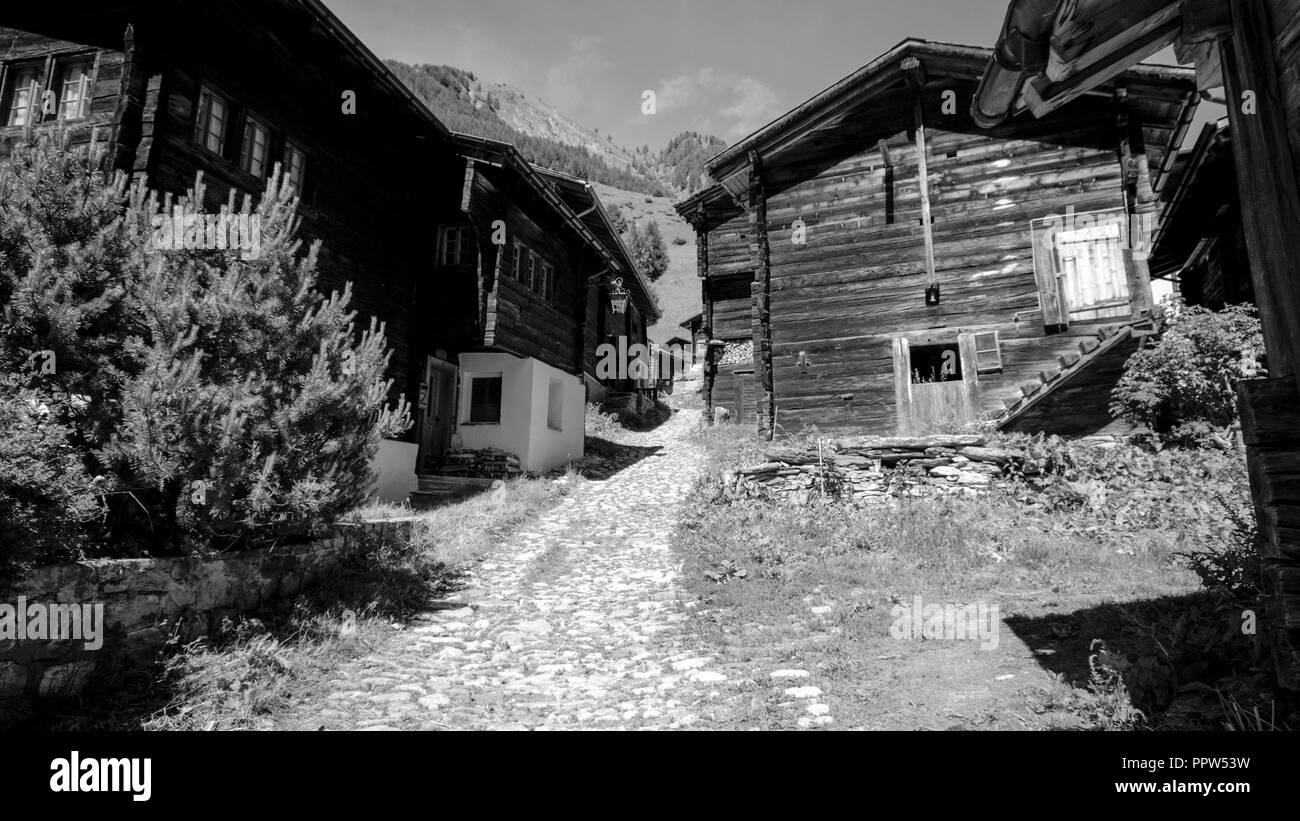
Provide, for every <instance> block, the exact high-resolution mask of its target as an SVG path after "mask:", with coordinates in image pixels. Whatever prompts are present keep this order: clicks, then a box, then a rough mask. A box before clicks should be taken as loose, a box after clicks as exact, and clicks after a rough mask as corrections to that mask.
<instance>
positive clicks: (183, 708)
mask: <svg viewBox="0 0 1300 821" xmlns="http://www.w3.org/2000/svg"><path fill="white" fill-rule="evenodd" d="M568 487H569V485H567V483H557V482H553V481H550V480H546V479H518V480H512V481H509V482H507V483H505V486H504V487H503V488H501V489H499V490H496V491H490V492H487V493H483V494H480V495H478V496H474V497H471V498H469V499H466V500H464V501H460V502H456V503H453V504H448V505H446V506H443V507H439V508H435V509H433V510H428V511H424V512H421V513H418V514H415V515H416V516H417V518H416V521H415V522H414V523H413V525H412V530H411V539H410V541H409V542H403V543H400V544H386V545H377V546H375V547H374V548H373V549H372V550H370V551H369V552H368V553H367V554H366V555H364V556H361V557H358V558H357V559H356V560H355V561H353V562H351V563H350V564H348V565H347V566H345V567H342V568H340V569H339V571H338V572H336V573H334V574H332V576H331V577H330V579H329V580H328V581H327V582H326V583H325V584H323V585H321V586H318V587H316V588H314V589H312V590H311V591H309V592H307V593H304V594H303V595H301V596H299V597H297V598H296V599H294V600H293V601H291V602H286V603H284V604H283V605H282V606H280V607H278V608H276V609H274V610H269V611H266V612H263V613H258V614H256V615H255V616H250V617H247V618H242V619H239V620H234V621H228V622H227V623H226V624H225V625H224V627H223V629H222V630H221V631H220V632H219V634H218V635H216V636H213V637H211V638H207V639H200V640H197V641H195V642H192V643H190V644H188V645H184V646H173V647H171V648H170V650H169V652H168V653H167V655H166V661H165V663H164V664H163V665H162V667H161V669H160V671H158V672H157V673H156V674H155V675H154V676H152V677H149V678H143V679H139V680H136V681H133V682H131V683H130V684H129V686H128V687H127V688H125V689H123V690H122V691H120V692H117V693H114V694H112V695H111V696H109V697H106V698H102V699H100V700H99V701H97V702H95V703H89V704H82V705H76V710H75V712H73V713H72V714H71V715H54V716H49V717H46V723H48V725H49V726H52V727H54V728H57V729H146V730H210V729H260V728H269V727H271V726H273V724H274V716H275V714H276V713H277V711H278V710H280V709H281V708H282V707H284V706H285V705H287V704H289V703H290V702H291V701H292V700H293V699H295V698H296V697H298V696H299V695H300V694H302V693H304V692H307V691H310V690H311V688H313V687H315V686H317V685H319V684H320V683H321V682H324V681H326V680H328V679H329V678H330V677H331V675H332V674H333V671H334V670H336V669H337V668H338V666H339V665H340V664H341V663H343V662H346V661H348V660H351V659H354V658H357V657H359V656H362V655H365V654H366V653H369V652H371V651H373V650H375V649H376V648H378V647H379V646H380V645H382V644H383V643H384V642H385V641H388V640H390V639H391V638H392V636H393V635H394V634H395V632H396V630H397V629H400V628H401V627H402V626H403V625H404V623H406V622H407V621H408V620H409V619H410V617H411V616H413V615H414V614H416V613H418V612H420V611H422V610H424V609H426V608H427V607H428V606H429V605H430V603H431V602H433V601H434V600H436V599H437V598H438V597H440V596H442V595H445V594H447V593H450V592H453V591H455V590H457V589H459V588H460V586H461V584H462V578H463V575H464V571H465V569H466V568H467V567H469V566H470V565H471V564H473V563H474V562H476V561H478V560H480V559H482V558H484V557H486V556H489V555H491V554H492V552H493V551H494V550H495V549H496V548H497V547H498V546H499V545H500V544H501V543H502V542H503V541H504V540H505V539H507V538H508V537H509V536H510V535H511V534H512V533H514V532H515V531H516V530H518V529H519V528H520V527H521V526H522V525H523V524H524V523H526V522H528V521H529V520H531V519H533V518H535V517H536V516H538V515H539V514H540V513H542V512H543V511H544V510H546V509H548V508H550V507H552V506H553V505H554V504H556V503H557V502H558V501H559V500H560V498H561V497H562V496H563V495H564V494H565V493H567V492H568V490H567V488H568ZM368 513H374V514H376V517H378V518H396V517H398V514H399V513H401V511H399V510H378V509H377V510H375V511H368ZM401 515H402V516H403V517H405V516H407V515H411V514H410V512H409V511H407V512H405V513H402V514H401ZM69 706H71V705H69Z"/></svg>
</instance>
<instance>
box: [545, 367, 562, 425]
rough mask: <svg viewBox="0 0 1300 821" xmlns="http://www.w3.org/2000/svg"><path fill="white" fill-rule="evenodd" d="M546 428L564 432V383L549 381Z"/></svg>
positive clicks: (554, 380)
mask: <svg viewBox="0 0 1300 821" xmlns="http://www.w3.org/2000/svg"><path fill="white" fill-rule="evenodd" d="M546 427H548V428H550V429H551V430H564V383H563V382H561V381H560V380H558V379H552V380H551V387H550V393H549V394H548V395H547V397H546Z"/></svg>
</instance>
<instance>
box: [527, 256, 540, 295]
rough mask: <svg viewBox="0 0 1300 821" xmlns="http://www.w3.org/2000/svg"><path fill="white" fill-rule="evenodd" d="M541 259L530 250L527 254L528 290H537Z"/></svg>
mask: <svg viewBox="0 0 1300 821" xmlns="http://www.w3.org/2000/svg"><path fill="white" fill-rule="evenodd" d="M541 268H542V258H541V257H539V256H537V254H535V253H533V252H532V251H531V250H530V251H529V252H528V290H530V291H536V290H537V279H538V277H539V276H540V275H541Z"/></svg>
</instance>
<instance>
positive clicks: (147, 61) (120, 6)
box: [0, 0, 658, 464]
mask: <svg viewBox="0 0 1300 821" xmlns="http://www.w3.org/2000/svg"><path fill="white" fill-rule="evenodd" d="M86 6H87V8H85V9H78V13H69V12H68V11H67V10H64V9H60V10H58V11H55V10H50V11H45V12H41V11H39V10H36V9H34V8H33V7H30V6H28V7H24V8H22V9H17V8H16V9H13V10H6V14H5V22H6V25H10V26H13V28H3V29H0V100H2V101H3V102H4V104H5V106H6V107H8V106H10V105H11V103H10V101H11V99H12V97H13V94H12V89H13V86H14V80H15V78H16V77H18V76H20V75H21V76H23V77H24V82H26V78H27V77H28V75H26V74H22V72H23V71H24V70H25V69H27V68H28V67H32V68H34V69H35V70H36V74H35V81H36V83H37V84H38V87H39V88H41V89H44V88H47V87H54V86H55V85H56V83H57V78H58V76H59V71H60V67H61V66H63V65H65V64H66V63H67V62H69V61H71V60H85V61H86V64H87V65H88V66H89V67H90V79H89V82H88V86H87V87H88V91H89V97H90V103H89V105H88V106H87V108H86V110H85V111H84V112H83V116H79V117H76V118H74V119H68V120H61V119H60V118H58V117H55V116H49V117H40V120H41V122H35V123H24V124H22V125H14V126H9V125H8V122H9V120H8V119H7V117H8V110H6V111H5V112H3V115H4V116H5V117H6V119H4V120H0V161H3V159H4V157H5V156H7V155H8V153H9V151H10V150H12V146H13V144H14V142H15V141H17V140H21V139H25V138H28V137H30V136H32V135H33V134H34V133H37V132H40V131H53V130H55V129H62V130H63V131H65V132H67V133H68V134H69V139H70V140H71V141H72V142H73V144H84V143H87V142H89V141H90V140H91V139H92V137H93V138H94V139H95V140H96V141H97V142H98V143H100V144H107V149H108V150H107V155H106V164H108V165H109V166H111V168H113V169H116V170H120V171H123V172H125V173H127V174H129V175H132V176H134V177H137V178H142V179H145V180H146V181H147V184H148V185H149V187H151V188H153V189H154V190H158V191H161V192H165V193H170V194H183V193H185V191H186V190H187V189H189V188H190V187H192V186H193V185H194V182H195V178H196V175H198V174H199V173H202V175H203V182H204V185H205V187H206V192H205V202H204V207H205V209H207V210H210V211H216V210H217V209H218V208H219V206H220V205H221V204H222V203H223V202H225V200H226V198H227V195H228V194H229V193H230V192H232V191H234V192H235V193H236V196H237V197H238V198H242V197H245V196H247V197H251V198H253V200H254V201H256V199H257V198H258V197H259V196H260V195H261V194H262V193H263V192H264V190H265V186H266V180H267V178H268V177H269V175H270V173H271V170H272V167H273V165H274V163H277V162H281V161H282V160H284V159H285V158H286V156H287V155H288V151H289V150H290V148H292V149H293V150H295V151H296V152H297V153H298V154H299V155H300V156H301V157H303V158H305V162H304V164H303V175H302V185H301V189H302V190H301V191H299V192H298V193H299V195H300V206H299V216H300V218H301V229H300V236H301V237H302V238H303V239H304V240H306V241H307V242H311V241H314V240H320V241H322V247H321V251H320V254H319V273H320V288H321V289H322V290H323V291H326V292H328V291H329V290H341V289H343V288H344V286H345V285H346V284H348V283H350V284H351V287H352V300H353V301H352V306H353V308H354V309H356V310H357V312H358V314H359V315H358V325H359V326H361V327H364V326H366V325H368V323H369V320H370V318H371V317H374V318H377V319H378V320H379V321H381V322H383V323H384V325H385V327H386V331H387V337H388V342H389V345H390V347H391V348H392V351H393V354H392V357H391V360H390V366H389V375H390V377H391V378H392V379H393V382H394V385H393V394H394V398H396V396H397V395H398V394H404V395H405V396H406V397H407V398H408V399H410V400H411V401H412V403H413V404H414V405H416V408H415V415H416V422H417V424H416V425H415V427H414V428H413V429H412V430H411V431H409V432H408V433H407V434H406V436H405V437H404V439H405V441H406V442H407V443H408V446H409V445H413V444H418V445H419V446H420V447H419V450H420V456H421V457H422V460H421V462H422V464H428V463H429V462H430V461H431V460H433V461H436V459H437V458H439V457H440V456H441V455H442V453H443V452H444V451H445V450H446V448H447V447H448V443H449V441H450V438H451V435H452V433H453V432H454V430H455V428H456V425H457V423H458V420H457V417H456V403H457V391H458V390H459V387H460V386H459V384H458V381H457V367H458V360H459V357H460V356H461V355H462V354H466V353H472V352H500V353H508V354H511V355H513V356H516V357H520V358H529V359H535V360H537V361H538V362H542V363H544V364H546V365H548V366H550V367H553V368H556V369H559V370H561V371H565V372H567V373H570V374H574V375H575V376H577V377H579V378H585V377H586V375H587V374H590V373H591V371H592V367H593V364H592V363H593V362H594V359H595V347H596V345H597V344H599V342H600V339H598V335H600V334H609V335H614V334H626V335H628V336H630V337H632V338H633V339H637V340H640V341H643V342H644V341H645V327H646V325H648V324H652V323H653V322H654V321H655V320H657V319H658V312H657V310H656V309H655V307H654V304H653V300H652V298H651V297H650V295H649V291H648V286H647V285H646V283H645V281H644V280H643V279H641V278H640V276H639V275H638V274H637V273H636V272H635V271H634V270H633V267H632V264H631V261H630V259H629V255H628V253H627V250H626V248H624V247H623V246H622V243H621V241H620V240H619V239H618V236H617V234H616V233H615V232H614V231H613V229H612V228H611V227H610V220H609V218H608V215H607V214H605V212H604V209H603V208H601V207H600V205H599V201H598V200H597V199H596V197H595V194H594V193H593V192H592V191H591V189H590V187H589V186H587V185H586V184H585V183H584V182H583V181H581V180H573V179H572V178H564V179H560V175H552V174H549V172H543V171H541V170H539V169H536V168H533V167H532V166H530V165H529V164H528V163H527V162H526V161H524V159H523V158H522V156H521V155H519V153H518V152H517V151H516V150H515V149H514V148H513V147H512V146H509V145H506V144H502V143H494V142H491V141H486V140H479V139H477V138H472V137H466V136H463V135H454V134H452V133H451V132H450V131H448V130H447V129H446V128H445V127H444V126H443V124H442V123H441V122H439V121H438V119H437V118H436V117H435V116H434V115H433V114H432V113H431V112H430V111H429V110H428V109H427V107H425V106H424V105H423V104H422V103H421V102H420V101H419V100H418V99H417V98H416V97H415V96H414V95H413V94H412V93H411V92H410V91H409V90H408V89H407V88H406V87H405V86H403V85H402V84H401V82H400V81H399V80H397V79H396V77H394V76H393V75H392V74H391V72H390V71H389V70H388V69H387V68H386V67H384V65H383V64H382V63H381V61H380V60H379V59H378V58H377V57H375V56H374V55H373V54H372V53H371V52H370V51H369V50H368V49H367V48H366V47H365V46H364V45H363V44H361V43H360V42H359V41H358V40H357V39H356V38H355V36H354V35H353V34H352V33H351V32H349V31H348V30H347V29H346V28H345V27H344V26H343V25H342V24H341V23H340V22H339V21H338V20H337V18H335V17H334V16H333V15H332V14H331V13H330V12H329V11H328V10H327V9H326V8H325V6H324V5H323V4H322V3H320V2H319V0H212V1H211V2H205V3H202V4H199V3H195V4H187V5H186V7H185V9H184V13H181V12H179V11H178V10H177V9H176V7H175V6H174V4H171V3H164V2H154V1H153V0H137V2H120V3H117V2H103V3H95V4H93V5H92V4H86ZM83 12H84V13H83ZM205 94H206V95H208V99H210V98H211V95H216V96H217V97H219V98H220V100H221V101H222V102H223V103H224V105H225V119H224V122H225V129H224V135H223V136H222V137H221V138H220V139H215V138H214V140H213V141H212V144H211V145H208V144H207V143H206V141H205V139H204V137H203V136H202V130H201V129H200V128H199V121H200V119H201V118H202V116H203V111H202V108H203V106H204V104H205V103H204V102H203V99H204V95H205ZM56 96H58V95H57V94H56ZM207 105H209V106H210V105H211V104H210V103H208V104H207ZM249 122H256V123H257V124H259V125H260V127H261V128H262V129H263V133H264V134H265V136H266V154H265V160H266V161H265V163H264V164H263V166H262V167H261V168H260V169H253V171H251V172H250V170H249V165H250V163H249V162H247V156H248V155H247V152H246V151H245V150H244V145H243V142H242V139H243V137H244V134H245V128H246V124H247V123H249ZM498 227H501V229H502V230H501V231H500V232H498V231H497V228H498ZM450 228H464V229H466V231H467V234H466V237H467V247H466V249H465V250H464V252H463V253H460V254H457V255H456V257H455V258H454V259H448V258H446V257H444V256H443V255H442V254H441V253H440V251H441V243H442V240H443V237H444V236H445V230H446V229H450ZM498 235H504V236H505V237H506V242H507V244H506V245H505V246H498V245H497V244H495V243H494V238H497V237H498ZM516 242H519V243H523V244H525V245H526V246H527V247H528V248H529V249H531V250H532V251H533V252H534V253H535V254H536V256H537V258H538V259H539V260H544V261H545V263H546V265H547V267H548V270H549V271H550V273H549V274H548V280H547V285H546V287H545V289H542V288H540V287H536V286H535V285H534V284H533V283H532V282H530V281H528V280H527V278H525V277H520V276H518V275H516V274H515V273H514V272H513V271H510V270H508V266H509V264H510V259H509V256H508V250H509V249H510V248H511V247H512V245H511V244H512V243H516ZM503 248H504V249H505V251H506V252H505V253H503ZM503 273H504V275H503ZM616 277H622V278H623V279H624V282H625V285H626V286H627V287H628V290H629V291H630V292H631V294H632V298H631V300H630V304H629V308H628V311H627V312H626V313H625V314H620V315H614V314H612V312H611V311H610V309H609V299H608V293H607V291H608V282H609V281H610V280H612V279H614V278H616ZM426 402H427V403H430V404H427V405H426V404H425V403H426ZM434 405H438V407H434ZM538 412H540V413H543V414H544V413H545V412H546V409H545V408H544V407H543V408H541V409H539V410H538ZM434 427H436V432H435V431H433V430H432V428H434Z"/></svg>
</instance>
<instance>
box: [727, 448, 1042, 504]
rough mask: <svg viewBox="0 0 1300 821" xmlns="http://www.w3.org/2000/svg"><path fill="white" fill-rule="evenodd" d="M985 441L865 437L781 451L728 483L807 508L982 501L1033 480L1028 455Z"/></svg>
mask: <svg viewBox="0 0 1300 821" xmlns="http://www.w3.org/2000/svg"><path fill="white" fill-rule="evenodd" d="M987 445H988V439H987V438H986V437H983V436H977V435H972V436H926V437H883V436H860V437H852V438H847V439H840V440H838V441H822V442H820V443H818V444H817V445H816V446H810V447H808V448H804V449H792V448H781V449H775V450H770V451H768V452H766V453H765V454H764V458H765V459H766V460H767V461H766V462H764V463H762V464H758V465H753V466H750V467H745V468H741V469H739V470H737V471H735V472H732V473H728V474H726V475H724V476H723V484H724V491H725V492H726V493H727V494H728V495H730V496H733V497H742V498H743V497H750V498H770V499H776V500H778V501H791V502H795V503H807V502H808V501H810V500H811V499H812V498H813V497H815V496H818V495H822V494H826V495H834V496H841V497H849V498H853V499H857V500H870V499H876V498H883V497H886V496H900V495H912V496H919V495H927V494H932V493H964V494H967V495H972V494H977V493H979V492H980V491H982V490H986V489H988V488H989V487H992V486H994V485H999V484H1009V483H1010V482H1011V481H1012V479H1011V475H1012V474H1016V475H1030V476H1032V475H1034V474H1035V473H1036V471H1037V467H1036V466H1035V465H1034V464H1033V463H1032V462H1031V461H1028V460H1027V459H1026V458H1025V456H1024V454H1022V453H1017V452H1014V451H1010V450H1005V449H1002V448H990V447H987Z"/></svg>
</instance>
